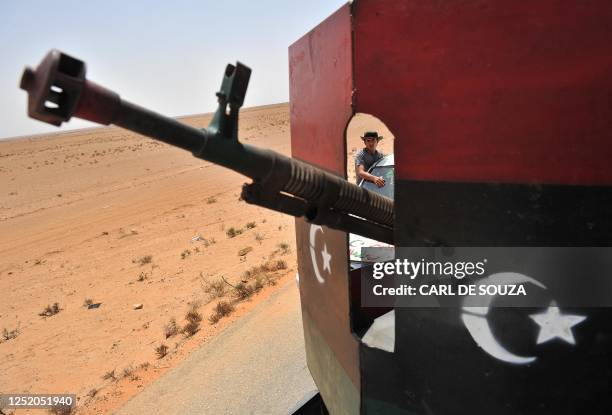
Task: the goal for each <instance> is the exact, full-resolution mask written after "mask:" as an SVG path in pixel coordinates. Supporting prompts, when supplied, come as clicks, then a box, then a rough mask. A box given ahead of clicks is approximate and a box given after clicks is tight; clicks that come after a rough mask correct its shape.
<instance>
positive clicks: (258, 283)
mask: <svg viewBox="0 0 612 415" xmlns="http://www.w3.org/2000/svg"><path fill="white" fill-rule="evenodd" d="M263 287H264V284H263V278H262V277H260V276H258V277H256V278H255V282H254V283H253V291H255V292H258V291H260V290H261V289H262V288H263Z"/></svg>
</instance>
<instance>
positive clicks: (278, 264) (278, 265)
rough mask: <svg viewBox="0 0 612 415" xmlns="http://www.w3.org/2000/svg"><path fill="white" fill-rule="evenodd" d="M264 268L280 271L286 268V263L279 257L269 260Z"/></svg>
mask: <svg viewBox="0 0 612 415" xmlns="http://www.w3.org/2000/svg"><path fill="white" fill-rule="evenodd" d="M266 268H267V270H268V271H280V270H283V269H287V263H286V262H285V261H283V260H282V259H279V260H278V261H269V262H267V263H266Z"/></svg>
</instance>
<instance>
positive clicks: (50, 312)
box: [38, 303, 62, 317]
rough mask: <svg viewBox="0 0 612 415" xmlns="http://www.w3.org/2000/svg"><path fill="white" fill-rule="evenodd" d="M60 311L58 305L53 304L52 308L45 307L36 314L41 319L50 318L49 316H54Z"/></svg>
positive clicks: (49, 306)
mask: <svg viewBox="0 0 612 415" xmlns="http://www.w3.org/2000/svg"><path fill="white" fill-rule="evenodd" d="M60 311H62V309H61V308H60V306H59V303H53V305H52V306H51V305H48V306H46V307H45V308H44V309H43V311H41V312H40V313H38V315H39V316H41V317H51V316H54V315H56V314H57V313H59V312H60Z"/></svg>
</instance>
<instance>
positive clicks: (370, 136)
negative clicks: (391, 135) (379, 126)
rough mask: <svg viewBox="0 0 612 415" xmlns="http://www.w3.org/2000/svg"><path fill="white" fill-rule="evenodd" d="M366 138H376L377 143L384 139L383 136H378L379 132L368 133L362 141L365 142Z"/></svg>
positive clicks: (362, 137) (363, 136)
mask: <svg viewBox="0 0 612 415" xmlns="http://www.w3.org/2000/svg"><path fill="white" fill-rule="evenodd" d="M366 138H375V139H376V140H377V141H380V140H382V139H383V136H382V135H378V131H366V132H365V133H363V135H362V136H361V139H362V140H365V139H366Z"/></svg>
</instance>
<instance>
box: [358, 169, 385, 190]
mask: <svg viewBox="0 0 612 415" xmlns="http://www.w3.org/2000/svg"><path fill="white" fill-rule="evenodd" d="M357 176H359V177H361V178H362V179H363V180H367V181H368V182H372V183H374V184H375V185H376V186H378V187H383V186H384V185H385V179H383V178H382V177H378V176H374V175H373V174H370V173H368V172H367V171H365V169H364V167H363V165H362V164H358V165H357Z"/></svg>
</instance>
